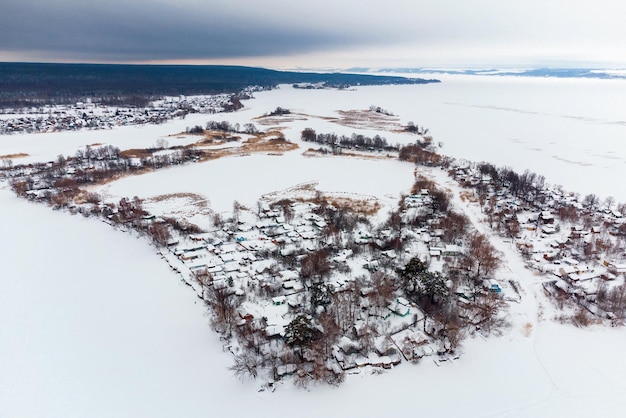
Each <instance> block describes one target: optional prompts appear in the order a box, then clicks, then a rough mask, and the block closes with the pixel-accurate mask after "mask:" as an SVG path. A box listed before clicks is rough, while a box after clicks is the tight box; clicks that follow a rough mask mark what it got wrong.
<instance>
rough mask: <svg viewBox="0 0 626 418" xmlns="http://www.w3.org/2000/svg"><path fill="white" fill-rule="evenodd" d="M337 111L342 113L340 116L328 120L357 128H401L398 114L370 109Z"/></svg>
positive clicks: (390, 129)
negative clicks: (391, 114) (387, 113)
mask: <svg viewBox="0 0 626 418" xmlns="http://www.w3.org/2000/svg"><path fill="white" fill-rule="evenodd" d="M337 113H339V115H340V117H339V118H329V119H327V120H329V121H331V122H334V123H336V124H338V125H342V126H347V127H349V128H357V129H364V128H370V129H379V130H387V131H395V130H398V129H401V126H400V119H399V118H398V117H397V116H390V115H386V114H384V113H378V112H372V111H370V110H338V111H337Z"/></svg>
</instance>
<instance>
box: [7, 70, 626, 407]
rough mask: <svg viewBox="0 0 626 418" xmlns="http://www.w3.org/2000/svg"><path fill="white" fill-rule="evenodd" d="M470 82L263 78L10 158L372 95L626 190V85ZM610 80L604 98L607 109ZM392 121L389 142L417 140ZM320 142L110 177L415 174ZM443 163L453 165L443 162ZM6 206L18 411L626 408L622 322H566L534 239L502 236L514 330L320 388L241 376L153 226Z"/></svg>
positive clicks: (345, 180)
mask: <svg viewBox="0 0 626 418" xmlns="http://www.w3.org/2000/svg"><path fill="white" fill-rule="evenodd" d="M472 80H476V81H475V84H472V83H473V82H468V80H467V79H465V78H454V77H451V78H450V80H448V82H447V83H446V82H444V83H442V84H440V85H426V86H389V87H363V88H359V89H358V90H357V91H339V92H338V91H325V90H293V89H291V88H287V87H285V88H282V89H280V90H276V91H272V92H264V93H257V94H256V95H257V98H256V99H255V100H253V101H249V102H246V105H247V106H248V107H247V108H246V109H244V110H243V111H241V112H236V113H232V114H228V115H221V114H220V115H212V116H207V115H194V116H188V117H187V119H186V120H177V121H172V122H170V123H167V124H164V125H158V126H142V127H126V128H119V129H114V130H111V131H90V132H78V133H59V134H46V135H39V134H38V135H30V136H24V135H14V136H9V137H2V138H0V155H6V154H13V153H19V152H24V153H28V154H30V155H31V157H25V158H30V159H31V160H33V161H36V160H40V161H41V160H43V161H46V160H48V159H54V158H55V157H56V156H57V155H58V154H60V153H66V154H73V153H74V152H75V150H76V148H77V147H79V146H84V145H87V144H93V143H107V144H113V145H117V146H119V147H120V148H122V149H125V148H132V147H146V146H152V145H153V144H155V142H156V141H157V140H158V139H159V138H166V139H167V140H168V141H170V143H171V144H173V142H174V141H175V140H174V139H170V137H169V136H168V135H170V134H175V133H177V132H180V131H184V130H185V127H187V126H194V125H195V124H200V125H203V124H204V123H206V121H207V120H209V119H216V120H221V119H228V120H230V121H231V122H233V123H234V122H239V123H245V122H247V121H249V119H250V117H252V116H258V115H260V114H262V113H265V112H268V111H271V110H273V109H274V108H276V106H282V107H284V108H289V109H291V110H292V111H300V112H303V113H306V114H307V115H316V116H328V115H333V114H334V110H338V109H367V108H368V107H369V106H370V105H372V104H373V105H377V106H381V107H383V108H385V109H388V110H390V111H392V112H394V113H396V114H397V115H398V116H399V117H400V119H401V122H402V123H406V122H407V121H409V120H412V121H414V122H415V123H417V124H419V125H420V126H422V125H423V126H425V127H427V128H430V129H431V133H432V134H433V135H434V137H435V140H436V141H443V142H444V143H445V145H444V149H443V152H444V153H448V154H451V155H453V156H455V157H465V158H468V159H471V160H487V161H492V162H494V163H496V164H507V165H510V166H512V167H513V168H515V169H517V170H520V171H523V169H524V168H529V169H531V170H532V171H536V172H538V173H541V174H544V175H546V177H547V181H548V182H551V183H562V184H563V185H564V186H565V187H566V188H568V189H572V190H576V191H580V192H581V193H588V192H594V193H597V194H599V195H602V196H606V195H613V196H615V197H617V199H618V200H621V201H626V195H624V196H621V193H624V192H623V190H622V189H620V188H619V179H620V178H622V177H623V174H626V173H624V172H623V170H624V158H626V152H624V144H623V143H622V142H620V139H623V138H624V137H626V136H625V135H624V131H626V126H625V124H624V122H623V121H621V120H620V118H623V115H620V114H619V109H624V108H626V105H624V103H623V102H621V100H624V97H626V96H624V94H623V93H624V88H625V86H626V84H624V82H614V81H604V80H603V81H585V80H565V81H561V80H552V82H549V81H548V80H525V79H524V80H508V81H507V82H506V83H504V84H503V82H502V80H498V79H491V78H490V79H488V80H485V79H482V78H472ZM444 81H445V80H444ZM563 83H565V84H563ZM567 83H571V84H567ZM593 83H596V84H593ZM603 83H608V84H603ZM437 89H439V90H437ZM598 91H599V93H596V94H592V93H595V92H598ZM620 95H621V96H620ZM596 97H603V98H604V101H603V102H602V103H603V104H602V107H601V108H599V107H598V106H595V104H596V103H595V101H594V100H596V99H595V98H596ZM540 98H541V99H542V100H539V99H540ZM592 99H593V100H592ZM516 100H518V101H517V102H516ZM477 106H478V107H477ZM604 106H606V108H605V107H604ZM620 106H621V107H620ZM304 127H313V128H315V129H316V130H317V131H318V132H333V131H334V132H337V133H338V134H344V133H345V134H350V133H352V132H354V131H355V129H353V128H348V127H345V126H343V127H342V126H339V125H336V124H333V123H332V122H329V121H328V120H324V119H317V118H315V119H309V120H296V121H294V122H291V123H290V124H288V128H287V129H286V131H285V134H286V136H287V138H288V139H291V140H294V141H295V140H296V139H297V138H299V132H300V130H302V129H303V128H304ZM364 133H365V134H368V135H374V134H376V133H378V132H376V131H370V132H368V131H364ZM380 135H382V136H385V137H387V138H388V139H389V142H391V143H394V142H396V141H398V142H401V141H404V142H406V141H409V140H411V136H408V135H406V134H394V133H391V132H380ZM563 138H565V139H563ZM589 138H594V139H593V141H592V142H590V139H589ZM183 141H184V140H183ZM552 142H554V143H552ZM302 151H303V149H300V150H296V151H294V152H291V153H287V154H286V155H284V156H273V155H254V156H247V157H232V158H227V159H221V160H216V161H211V162H207V163H203V164H200V165H189V166H185V167H180V168H170V169H167V170H163V171H159V172H155V173H152V174H149V175H145V176H140V177H130V178H126V179H123V180H121V181H118V182H115V183H112V184H110V185H107V186H105V188H104V189H103V190H104V191H105V192H106V193H109V194H110V195H112V196H122V195H129V196H132V195H135V194H137V195H139V196H142V197H144V196H146V197H149V196H155V195H159V194H165V193H175V192H193V193H200V194H202V195H204V196H206V197H207V198H208V199H209V200H210V203H211V207H212V208H213V209H214V210H216V211H227V210H229V209H231V208H232V201H233V200H234V199H238V200H240V201H241V202H243V203H246V204H252V203H253V202H254V201H255V200H256V199H258V197H259V196H260V195H262V194H264V193H268V192H272V191H275V190H281V189H285V188H288V187H291V186H294V185H297V184H300V183H303V182H308V181H317V182H319V183H318V184H319V188H320V189H321V190H324V191H333V192H337V191H342V192H350V193H358V194H361V195H366V196H376V197H377V198H379V199H383V200H386V201H389V202H394V201H395V200H396V199H397V197H398V194H399V193H401V192H406V191H407V190H408V188H410V185H411V183H412V180H413V177H412V174H413V166H412V165H410V164H401V163H399V162H397V161H384V160H383V161H369V160H355V159H343V158H333V157H323V158H322V157H319V158H318V157H315V158H308V157H303V156H301V152H302ZM587 151H588V152H587ZM570 153H571V155H570ZM602 156H604V157H602ZM606 156H613V157H614V158H605V157H606ZM557 157H558V158H557ZM16 162H17V161H16ZM573 162H580V163H581V164H578V165H577V164H574V163H573ZM607 179H608V180H607ZM611 179H616V180H611ZM439 180H440V181H441V182H445V181H446V180H445V178H443V177H442V176H441V175H439ZM602 180H604V181H602ZM449 186H450V187H453V186H452V185H449ZM592 186H593V187H592ZM457 205H461V203H460V202H457ZM465 209H466V210H467V211H468V213H470V214H471V210H472V209H471V208H465ZM0 213H1V214H2V215H3V216H2V219H3V221H2V222H0V261H1V265H2V271H1V272H0V283H1V286H0V288H1V289H2V291H1V292H0V319H1V320H2V326H1V327H0V417H42V416H45V417H85V416H89V417H100V416H101V417H111V416H115V417H136V416H150V417H160V416H162V417H171V416H182V417H194V416H213V415H218V414H219V415H220V416H259V417H261V416H263V417H264V416H273V417H275V416H292V415H294V414H295V413H297V414H298V415H300V416H311V417H313V416H372V417H374V416H376V417H378V416H391V415H397V414H419V415H423V416H459V415H461V414H463V415H466V416H515V417H528V416H541V417H552V416H581V417H582V416H620V415H621V411H622V410H623V408H624V407H626V400H625V399H626V398H625V397H624V395H626V383H624V380H623V376H624V374H625V373H626V364H625V363H624V362H622V361H621V356H622V347H624V346H625V344H626V333H625V332H624V330H623V329H621V328H615V329H608V328H597V327H592V328H588V329H577V328H574V327H573V326H568V325H559V324H555V323H553V322H551V321H550V320H549V319H550V318H551V316H552V315H553V314H554V312H553V311H552V308H551V307H550V305H549V302H548V301H547V300H546V299H545V297H544V296H543V294H542V292H541V286H540V285H539V284H538V279H537V277H536V276H534V275H533V274H532V273H530V272H527V271H525V270H524V269H522V268H521V267H520V266H521V263H516V262H515V260H516V259H515V257H516V256H517V254H516V253H514V252H513V250H512V249H511V248H508V247H507V246H506V244H505V243H503V242H498V243H497V246H498V248H499V249H501V250H502V251H504V252H506V253H507V257H508V259H509V260H510V261H509V268H510V270H511V274H513V275H515V276H516V277H517V279H518V280H519V281H520V283H521V284H522V285H523V286H522V287H523V290H524V292H525V297H524V298H523V300H522V303H520V304H519V305H517V304H512V308H511V311H510V315H511V318H510V319H511V322H512V327H511V329H510V331H507V332H506V333H505V335H504V336H502V337H499V338H490V339H489V340H487V341H485V340H483V339H481V338H475V339H469V340H467V341H466V342H465V343H464V347H465V348H464V352H465V353H464V355H463V356H462V357H461V358H460V359H459V360H456V361H454V362H446V363H442V364H441V366H439V367H438V366H436V365H435V364H434V363H433V362H432V361H429V360H425V361H424V362H423V363H422V364H420V365H418V366H410V365H408V364H404V365H402V367H399V368H397V369H395V370H391V371H387V372H385V373H384V374H383V375H380V376H367V375H363V374H361V375H358V376H349V377H348V379H347V382H346V383H344V384H343V385H342V386H341V387H340V388H331V387H326V386H319V387H317V386H314V387H312V388H310V390H309V391H307V390H302V389H296V388H293V387H291V386H289V385H282V384H281V385H279V387H278V388H277V390H276V391H275V392H274V393H270V392H267V391H265V392H257V389H258V388H259V386H260V384H261V382H258V381H257V382H247V383H243V384H242V383H240V382H239V381H238V380H236V378H234V377H233V376H232V375H231V374H230V372H229V371H228V370H227V367H228V366H229V365H230V364H231V357H230V355H227V354H225V353H224V352H223V350H222V347H221V343H220V341H219V338H218V336H217V335H216V334H215V333H213V332H212V331H211V330H210V327H209V325H208V318H207V317H206V316H205V315H204V312H205V309H204V307H203V306H202V305H201V304H200V301H199V300H198V299H196V298H195V296H194V294H193V292H192V291H191V290H190V289H189V288H188V287H187V286H185V285H184V284H182V283H181V282H180V280H179V278H178V276H176V275H175V274H174V273H172V272H171V271H170V270H169V269H168V268H167V266H166V264H165V263H163V262H162V261H161V260H160V259H159V258H158V256H157V255H156V254H155V252H154V249H153V248H152V247H150V246H149V245H148V244H147V242H146V241H144V240H140V239H136V238H134V237H132V236H130V235H128V234H123V233H121V232H118V231H114V230H112V229H111V228H110V227H109V226H107V225H105V224H103V223H101V222H98V221H96V220H93V219H91V220H86V219H82V218H80V217H72V216H70V215H68V214H65V213H60V212H54V211H52V210H51V209H49V208H47V207H45V206H43V205H36V204H33V203H29V202H26V201H24V200H19V199H18V198H16V197H14V196H13V195H12V193H11V192H10V191H8V190H7V189H1V190H0ZM476 217H477V215H474V217H473V219H476Z"/></svg>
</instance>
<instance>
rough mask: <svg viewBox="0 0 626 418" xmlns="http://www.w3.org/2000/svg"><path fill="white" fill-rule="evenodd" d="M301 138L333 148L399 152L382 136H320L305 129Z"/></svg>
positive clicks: (333, 134)
mask: <svg viewBox="0 0 626 418" xmlns="http://www.w3.org/2000/svg"><path fill="white" fill-rule="evenodd" d="M300 138H301V139H302V140H303V141H305V142H315V143H318V144H321V145H326V146H328V147H331V148H336V147H339V148H353V149H365V150H377V151H397V150H398V145H390V144H389V143H388V142H387V139H386V138H384V137H381V136H380V135H374V137H368V136H365V135H361V134H356V133H353V134H352V135H351V136H345V135H340V136H339V135H337V134H335V133H331V134H322V133H320V134H318V133H317V132H315V130H314V129H311V128H305V129H304V130H303V131H302V133H301V135H300Z"/></svg>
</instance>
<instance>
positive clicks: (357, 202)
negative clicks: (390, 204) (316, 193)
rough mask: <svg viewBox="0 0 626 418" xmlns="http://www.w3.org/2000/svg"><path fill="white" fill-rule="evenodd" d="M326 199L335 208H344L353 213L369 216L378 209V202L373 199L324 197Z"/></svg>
mask: <svg viewBox="0 0 626 418" xmlns="http://www.w3.org/2000/svg"><path fill="white" fill-rule="evenodd" d="M326 200H327V201H328V202H329V203H330V204H331V205H333V206H334V207H336V208H339V209H346V210H349V211H351V212H354V213H360V214H363V215H367V216H371V215H374V214H376V213H377V212H378V211H379V210H380V207H381V206H380V203H379V202H378V201H377V200H374V199H357V198H348V197H335V196H329V197H326Z"/></svg>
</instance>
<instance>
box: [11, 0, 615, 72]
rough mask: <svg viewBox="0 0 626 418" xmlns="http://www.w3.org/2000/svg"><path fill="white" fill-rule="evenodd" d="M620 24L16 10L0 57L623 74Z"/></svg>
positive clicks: (428, 5) (562, 11)
mask: <svg viewBox="0 0 626 418" xmlns="http://www.w3.org/2000/svg"><path fill="white" fill-rule="evenodd" d="M625 15H626V6H624V5H622V4H621V3H620V2H615V1H610V0H595V1H593V2H592V1H589V0H552V1H550V2H545V1H538V0H527V1H524V2H522V1H519V0H511V1H509V2H502V1H496V0H473V1H464V0H440V1H437V2H433V1H424V0H417V1H416V0H413V1H409V0H387V1H386V2H380V1H377V2H374V1H371V0H361V1H359V2H356V1H349V0H335V1H330V0H317V1H315V2H297V1H290V2H288V1H284V0H257V1H254V2H250V1H244V0H230V1H224V0H212V1H208V2H207V1H199V0H178V1H177V2H171V1H163V0H126V1H121V0H109V1H106V2H104V1H98V2H97V4H91V2H85V1H84V0H81V1H78V0H57V1H54V2H50V1H49V0H48V1H42V0H22V1H20V2H10V3H9V4H7V5H4V6H3V8H2V13H0V60H2V59H3V56H2V53H4V55H5V56H12V57H13V56H24V57H28V56H32V57H35V58H37V57H41V58H44V59H50V60H71V61H77V60H78V61H80V60H82V61H108V62H124V61H133V62H138V61H185V60H187V61H189V60H207V61H210V60H220V59H221V60H228V59H240V58H249V59H262V58H264V57H289V56H299V57H302V56H306V55H307V54H314V55H316V56H319V57H323V56H324V54H325V53H328V54H334V56H335V57H343V58H345V59H346V61H347V62H352V63H353V64H354V65H358V64H359V62H356V61H358V60H359V59H361V60H362V62H364V60H375V59H376V58H377V57H379V58H380V59H381V60H384V59H388V56H389V54H390V53H391V52H392V51H393V54H394V57H395V58H404V59H405V60H407V61H411V62H413V63H414V65H420V64H421V65H429V62H433V61H441V64H443V63H445V62H446V60H447V61H448V62H452V61H455V60H456V61H458V60H466V61H471V60H472V59H478V60H482V59H487V58H489V57H491V61H492V62H497V61H498V59H499V57H502V59H505V58H506V59H509V58H510V57H518V58H519V59H530V58H529V57H533V56H534V57H543V59H545V58H546V57H547V58H549V57H555V58H557V59H558V58H559V57H561V56H562V57H572V58H574V59H580V60H586V61H590V60H594V59H595V60H598V59H602V60H607V59H609V60H613V61H615V62H621V61H623V62H625V63H626V55H625V54H626V50H624V48H623V45H626V25H623V23H622V19H623V16H625ZM355 51H362V52H361V53H360V58H359V56H358V55H359V54H357V53H355ZM329 56H331V55H329ZM400 56H402V57H400ZM455 57H456V58H455ZM507 57H508V58H507ZM350 59H352V60H353V61H350ZM323 65H326V63H320V66H323ZM381 65H385V63H384V62H381Z"/></svg>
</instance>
